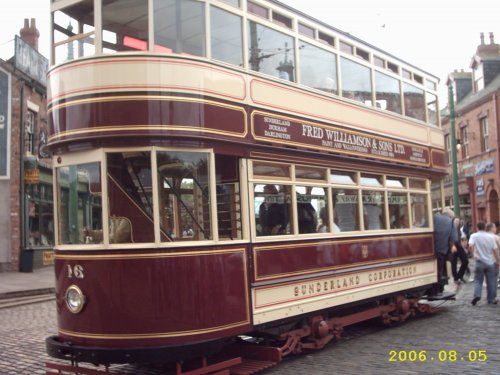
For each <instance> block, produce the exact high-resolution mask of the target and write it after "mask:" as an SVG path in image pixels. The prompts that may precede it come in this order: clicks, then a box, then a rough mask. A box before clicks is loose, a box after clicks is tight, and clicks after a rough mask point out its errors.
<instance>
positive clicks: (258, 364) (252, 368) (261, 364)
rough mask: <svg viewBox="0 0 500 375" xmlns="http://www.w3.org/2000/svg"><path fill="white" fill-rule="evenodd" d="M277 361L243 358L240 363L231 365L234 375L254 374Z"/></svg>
mask: <svg viewBox="0 0 500 375" xmlns="http://www.w3.org/2000/svg"><path fill="white" fill-rule="evenodd" d="M276 363H277V362H271V361H261V360H258V359H248V358H243V360H242V362H241V363H240V364H239V365H236V366H233V367H231V370H230V371H231V374H232V375H252V374H255V373H257V372H259V371H262V370H265V369H268V368H270V367H273V366H274V365H276Z"/></svg>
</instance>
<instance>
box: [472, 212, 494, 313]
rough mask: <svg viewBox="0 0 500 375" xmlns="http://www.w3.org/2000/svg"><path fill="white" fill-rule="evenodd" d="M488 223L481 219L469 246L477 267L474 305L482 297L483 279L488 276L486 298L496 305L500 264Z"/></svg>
mask: <svg viewBox="0 0 500 375" xmlns="http://www.w3.org/2000/svg"><path fill="white" fill-rule="evenodd" d="M485 229H486V225H485V224H484V222H482V221H480V222H478V223H477V230H478V231H477V232H476V233H474V234H472V235H471V236H470V239H469V248H470V249H471V251H472V254H474V259H475V261H476V267H475V271H474V298H473V299H472V302H471V303H472V305H474V306H475V305H476V304H477V303H478V302H479V300H480V299H481V292H482V289H483V280H484V278H485V277H486V298H487V301H488V303H489V304H494V305H496V304H497V303H498V301H497V299H496V297H497V283H496V275H497V269H498V265H499V259H498V253H497V244H496V242H495V239H494V238H493V237H492V236H491V235H490V234H489V233H487V232H486V231H485Z"/></svg>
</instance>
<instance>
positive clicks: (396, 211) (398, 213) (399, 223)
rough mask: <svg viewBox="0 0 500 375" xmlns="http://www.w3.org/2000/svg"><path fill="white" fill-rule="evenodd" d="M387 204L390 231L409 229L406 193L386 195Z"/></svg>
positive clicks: (390, 192) (389, 193)
mask: <svg viewBox="0 0 500 375" xmlns="http://www.w3.org/2000/svg"><path fill="white" fill-rule="evenodd" d="M387 203H388V204H389V221H390V225H391V229H401V228H409V224H408V221H409V220H408V219H409V217H408V194H407V193H406V192H392V191H389V192H388V193H387Z"/></svg>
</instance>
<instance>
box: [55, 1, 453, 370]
mask: <svg viewBox="0 0 500 375" xmlns="http://www.w3.org/2000/svg"><path fill="white" fill-rule="evenodd" d="M51 12H52V56H51V61H52V68H51V70H50V72H49V77H48V78H49V79H48V82H49V83H48V103H49V104H48V106H49V108H48V113H49V125H50V135H49V142H48V147H49V149H50V151H51V152H52V155H53V167H54V197H55V202H56V203H55V224H56V225H55V235H56V247H55V273H56V279H57V280H56V290H57V312H58V334H57V335H56V336H53V337H49V338H48V339H47V350H48V353H49V354H50V355H51V356H53V357H56V358H60V359H69V360H71V361H73V362H89V363H94V364H104V365H109V364H113V363H139V362H160V361H167V360H168V361H181V360H186V359H190V358H204V359H208V362H207V360H205V361H204V362H203V367H204V368H205V369H206V372H207V373H208V372H209V371H212V370H214V368H218V369H223V368H225V369H226V370H227V368H228V367H231V369H233V370H234V368H235V366H233V365H234V364H235V363H236V362H238V361H241V358H239V357H245V355H246V354H242V355H240V354H238V353H241V352H243V353H245V350H246V348H248V352H251V353H252V356H256V357H258V356H259V353H263V354H262V355H263V356H267V357H266V358H272V360H273V361H275V362H277V361H279V360H280V359H281V358H282V357H283V356H285V355H287V354H289V353H298V352H300V351H301V350H303V349H307V348H321V347H322V346H324V345H325V344H326V343H327V342H329V341H330V340H332V339H333V338H336V337H338V336H339V335H340V332H341V331H342V328H343V327H344V326H346V325H349V324H352V323H355V322H359V321H362V320H367V319H371V318H375V317H380V318H381V319H382V320H383V321H385V322H387V323H388V322H392V321H402V320H405V319H406V318H407V317H408V316H411V315H415V314H416V313H418V312H421V311H425V310H426V308H427V307H426V305H425V304H421V303H420V302H419V301H420V300H421V299H422V297H423V296H425V295H426V294H427V291H428V290H429V288H430V287H431V286H432V285H433V284H435V283H436V281H437V270H436V260H435V256H434V249H433V227H432V212H431V211H432V210H431V196H430V191H431V188H430V186H431V183H432V182H435V181H439V180H440V179H441V178H442V177H443V175H444V164H445V152H444V141H443V136H442V132H441V129H440V127H439V118H438V113H437V109H438V105H437V93H436V88H437V78H436V77H435V76H433V75H431V74H429V73H427V72H425V71H423V70H421V69H418V68H417V67H415V66H413V65H411V64H409V63H406V62H404V61H402V60H400V59H398V58H396V57H394V56H392V55H390V54H388V53H386V52H384V51H382V50H380V49H378V48H376V47H374V46H372V45H370V44H367V43H365V42H363V41H361V40H359V39H356V38H354V37H353V36H351V35H349V34H347V33H343V32H341V31H339V30H337V29H335V28H332V27H330V26H328V25H326V24H324V23H323V22H320V21H318V20H315V19H313V18H311V17H309V16H307V15H305V14H303V13H301V12H297V11H295V10H294V9H292V8H290V7H289V6H287V5H285V4H283V3H280V2H278V1H274V0H252V1H250V0H203V1H200V0H148V1H126V0H114V1H104V0H70V1H69V0H53V1H52V2H51ZM251 343H253V344H251ZM249 347H252V349H250V348H249ZM238 351H239V352H238ZM228 352H231V353H237V354H234V355H233V357H234V358H235V360H234V361H233V362H231V360H230V361H229V362H230V363H228V362H227V361H226V362H225V363H224V362H218V363H219V364H220V363H222V364H220V365H212V364H211V363H212V362H210V359H211V358H212V356H213V355H216V354H220V353H228ZM235 361H236V362H235ZM210 366H212V367H210ZM217 366H218V367H217ZM224 366H225V367H224ZM236 367H237V366H236ZM257 367H258V366H257ZM179 371H182V370H179ZM203 371H204V370H203ZM221 371H222V370H221ZM231 371H232V370H231ZM179 373H180V372H179Z"/></svg>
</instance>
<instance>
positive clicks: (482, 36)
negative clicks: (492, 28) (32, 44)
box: [25, 20, 484, 44]
mask: <svg viewBox="0 0 500 375" xmlns="http://www.w3.org/2000/svg"><path fill="white" fill-rule="evenodd" d="M25 21H26V20H25ZM479 37H480V38H481V44H484V33H481V34H479Z"/></svg>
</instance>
